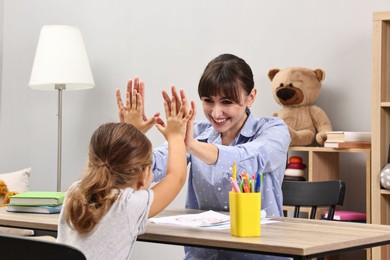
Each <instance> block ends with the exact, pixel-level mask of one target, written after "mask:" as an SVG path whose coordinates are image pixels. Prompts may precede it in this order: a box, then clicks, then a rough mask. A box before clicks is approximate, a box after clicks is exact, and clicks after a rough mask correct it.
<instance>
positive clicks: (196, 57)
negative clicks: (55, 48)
mask: <svg viewBox="0 0 390 260" xmlns="http://www.w3.org/2000/svg"><path fill="white" fill-rule="evenodd" d="M3 1H4V5H0V6H2V7H3V8H4V10H3V11H4V14H3V16H4V17H3V18H4V20H3V22H2V23H0V25H2V26H0V32H1V31H2V32H3V37H2V38H0V46H2V52H1V53H0V55H1V56H2V67H0V68H2V71H1V74H0V76H1V77H2V78H1V80H2V81H1V90H0V172H8V171H13V170H18V169H21V168H24V167H27V166H31V167H32V175H31V189H33V190H38V189H41V190H55V189H56V163H57V161H56V160H57V159H56V158H57V157H56V156H57V155H56V151H57V117H56V114H57V92H55V91H53V92H45V91H33V90H30V89H28V87H27V85H28V81H29V78H30V73H31V67H32V63H33V59H34V54H35V48H36V45H37V40H38V36H39V31H40V29H41V27H42V26H43V25H47V24H69V25H75V26H78V27H79V28H80V30H81V32H82V34H83V37H84V41H85V44H86V48H87V52H88V54H89V59H90V63H91V66H92V70H93V73H94V78H95V82H96V88H95V89H92V90H84V91H75V92H66V91H65V92H64V96H63V167H62V172H63V173H62V176H63V185H62V187H63V189H66V188H67V187H68V186H69V185H70V184H71V183H72V182H73V181H75V180H76V179H78V178H79V176H80V174H81V172H82V170H83V169H84V166H85V162H86V156H87V147H88V142H89V138H90V136H91V133H92V132H93V130H94V129H95V128H96V127H97V126H98V125H99V124H101V123H103V122H106V121H117V111H116V103H115V95H114V92H115V88H117V87H120V88H122V89H124V87H125V85H126V81H127V79H129V78H132V77H134V76H136V75H138V76H140V77H141V78H142V79H143V80H144V81H145V82H146V86H147V90H146V91H147V95H148V98H147V103H146V111H147V114H148V115H152V114H153V113H154V112H156V111H163V109H162V108H163V107H162V102H161V98H160V92H161V89H163V88H165V89H168V88H169V86H170V85H171V84H175V85H176V86H177V87H179V88H183V89H184V90H185V91H186V92H187V94H188V96H189V97H190V98H192V99H195V100H198V97H197V95H196V89H197V83H198V79H199V77H200V75H201V73H202V70H203V69H204V67H205V65H206V64H207V62H208V61H209V60H211V59H212V58H214V57H215V56H217V55H219V54H221V53H225V52H230V53H234V54H236V55H238V56H241V57H242V58H244V59H245V60H246V61H247V62H248V63H249V64H250V65H251V67H252V69H253V72H254V74H255V83H256V87H257V89H258V93H259V95H258V98H257V101H256V103H255V104H256V105H255V106H254V107H253V112H254V114H255V115H256V116H267V115H271V114H272V113H274V112H276V111H278V110H279V109H280V107H279V106H278V105H277V104H276V102H275V101H274V100H273V98H272V95H271V91H270V90H271V84H270V82H269V80H268V78H267V72H268V70H269V69H270V68H273V67H279V68H285V67H289V66H304V67H309V68H322V69H324V70H325V71H326V78H325V81H324V86H323V90H322V93H321V95H320V98H319V100H318V102H317V105H319V106H320V107H322V108H323V109H324V110H325V111H326V112H327V114H328V116H329V117H330V119H331V121H332V123H333V127H334V129H336V130H351V131H370V128H371V125H370V124H371V121H370V120H371V118H370V112H371V111H370V105H371V36H372V31H371V29H372V13H373V12H374V11H381V10H390V3H389V2H388V1H385V0H361V1H354V0H344V1H336V0H322V1H311V0H299V1H298V0H297V1H288V0H275V1H266V0H242V1H233V0H196V1H195V0H192V1H191V0H189V1H182V0H171V1H151V0H144V1H130V0H115V1H108V0H83V1H80V0H68V1H58V0H57V1H55V0H1V2H0V3H3ZM0 18H1V17H0ZM1 56H0V57H1ZM198 104H199V105H198V118H203V115H202V112H201V111H200V110H199V109H200V103H199V102H198ZM149 137H150V138H151V139H152V141H153V143H154V144H155V145H158V144H160V143H161V142H162V141H163V139H162V137H161V136H160V135H159V133H158V132H157V131H156V130H152V131H151V132H150V133H149ZM362 160H363V158H358V160H357V161H358V162H357V163H356V160H355V159H348V158H347V159H346V160H345V162H344V163H343V166H342V167H343V169H344V170H345V172H346V173H348V174H346V176H345V179H346V180H347V181H349V183H348V184H351V185H348V191H347V199H348V196H350V197H351V196H352V195H348V194H351V192H352V191H353V190H354V189H357V190H359V189H361V188H363V189H364V183H363V184H362V181H363V180H364V169H362V167H356V164H357V165H360V164H364V162H362ZM363 168H364V167H363ZM350 169H353V171H350ZM352 184H356V185H357V186H356V185H355V188H354V187H353V185H352ZM356 187H357V188H356ZM185 192H186V189H184V190H183V191H182V193H181V194H180V196H179V198H178V199H177V200H176V201H175V202H174V203H173V204H172V205H171V206H172V207H183V205H184V198H185ZM361 201H362V203H363V204H361V203H360V202H361ZM346 204H347V205H350V206H349V207H350V208H351V209H363V210H364V197H363V195H362V196H361V197H360V200H359V198H358V200H356V199H355V200H354V199H350V200H349V201H347V202H346ZM152 247H153V250H150V249H149V248H152ZM161 254H165V256H166V257H164V258H169V259H181V258H182V255H183V254H182V249H181V248H180V247H172V246H162V245H151V244H137V246H136V249H135V252H134V258H135V259H138V258H141V257H142V258H145V259H150V258H155V257H158V256H161Z"/></svg>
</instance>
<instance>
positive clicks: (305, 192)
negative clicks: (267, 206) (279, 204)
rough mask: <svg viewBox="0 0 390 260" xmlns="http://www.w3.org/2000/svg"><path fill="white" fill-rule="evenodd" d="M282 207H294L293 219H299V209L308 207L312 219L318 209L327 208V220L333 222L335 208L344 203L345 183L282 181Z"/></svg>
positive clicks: (338, 181) (339, 181)
mask: <svg viewBox="0 0 390 260" xmlns="http://www.w3.org/2000/svg"><path fill="white" fill-rule="evenodd" d="M282 191H283V205H284V206H293V207H294V218H297V217H299V213H300V208H301V207H310V208H311V211H310V218H311V219H314V218H315V216H316V212H317V208H318V207H328V208H329V210H328V217H327V219H328V220H333V216H334V212H335V210H336V206H337V205H340V206H342V205H343V203H344V195H345V183H344V182H343V181H341V180H337V181H312V182H307V181H284V182H283V184H282Z"/></svg>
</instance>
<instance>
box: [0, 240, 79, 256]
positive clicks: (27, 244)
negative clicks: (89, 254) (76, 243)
mask: <svg viewBox="0 0 390 260" xmlns="http://www.w3.org/2000/svg"><path fill="white" fill-rule="evenodd" d="M0 251H1V259H18V260H25V259H28V260H31V259H41V260H49V259H50V260H51V259H53V260H54V259H55V260H68V259H72V260H86V257H85V256H84V254H83V253H82V252H81V251H80V250H78V249H76V248H74V247H71V246H68V245H64V244H60V243H56V242H54V241H53V242H49V241H46V240H41V239H33V238H27V237H21V236H12V235H0Z"/></svg>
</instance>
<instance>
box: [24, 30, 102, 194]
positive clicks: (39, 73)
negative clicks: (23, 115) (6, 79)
mask: <svg viewBox="0 0 390 260" xmlns="http://www.w3.org/2000/svg"><path fill="white" fill-rule="evenodd" d="M94 86H95V82H94V80H93V76H92V72H91V68H90V65H89V61H88V56H87V52H86V51H85V47H84V42H83V38H82V36H81V33H80V30H79V29H78V28H76V27H73V26H67V25H46V26H43V27H42V29H41V32H40V36H39V40H38V46H37V50H36V53H35V59H34V64H33V68H32V72H31V77H30V82H29V87H30V88H31V89H37V90H56V91H58V146H57V148H58V151H57V191H61V157H62V154H61V151H62V91H64V90H81V89H88V88H93V87H94Z"/></svg>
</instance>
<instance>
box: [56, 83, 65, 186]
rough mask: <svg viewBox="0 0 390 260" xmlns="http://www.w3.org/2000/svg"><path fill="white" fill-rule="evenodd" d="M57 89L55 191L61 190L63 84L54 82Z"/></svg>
mask: <svg viewBox="0 0 390 260" xmlns="http://www.w3.org/2000/svg"><path fill="white" fill-rule="evenodd" d="M55 89H57V90H58V144H57V148H58V150H57V191H61V158H62V154H61V152H62V91H63V90H65V89H66V85H65V84H55Z"/></svg>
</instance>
